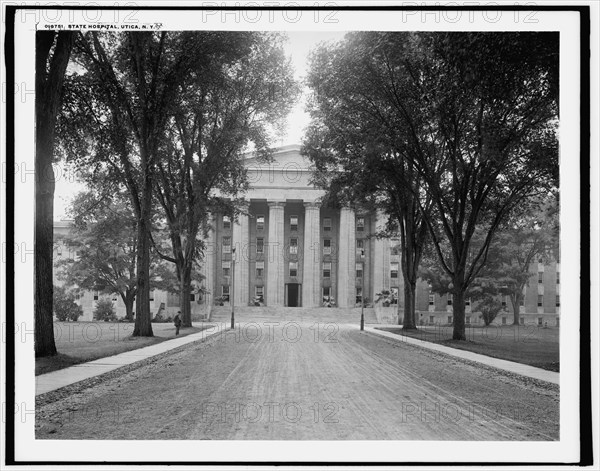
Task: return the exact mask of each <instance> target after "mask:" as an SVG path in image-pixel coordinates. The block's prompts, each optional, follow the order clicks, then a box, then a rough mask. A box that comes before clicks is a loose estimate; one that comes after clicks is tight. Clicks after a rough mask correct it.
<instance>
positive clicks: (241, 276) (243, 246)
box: [232, 205, 250, 307]
mask: <svg viewBox="0 0 600 471" xmlns="http://www.w3.org/2000/svg"><path fill="white" fill-rule="evenodd" d="M249 238H250V235H249V226H248V206H247V205H246V206H245V207H243V208H242V214H240V215H239V217H238V220H237V221H236V223H235V224H234V226H233V234H232V245H233V247H234V248H235V281H234V283H235V286H234V290H235V291H234V293H233V295H234V299H235V305H236V306H240V307H242V306H248V302H249V300H250V298H249V292H248V290H249V288H248V286H249V278H248V272H249V268H248V263H249V259H250V257H249V256H248V250H249Z"/></svg>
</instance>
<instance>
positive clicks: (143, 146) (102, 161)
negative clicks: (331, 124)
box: [65, 31, 248, 336]
mask: <svg viewBox="0 0 600 471" xmlns="http://www.w3.org/2000/svg"><path fill="white" fill-rule="evenodd" d="M247 34H248V33H244V32H241V33H229V32H165V31H163V32H135V33H131V32H128V33H112V32H111V33H102V34H100V33H97V32H88V33H86V34H84V35H83V34H82V35H79V36H78V41H77V43H76V55H75V57H76V60H77V66H78V68H79V69H80V70H79V71H77V72H76V73H74V74H73V76H72V80H71V81H70V84H72V85H73V86H72V87H71V92H72V93H71V98H72V100H71V101H70V103H69V106H68V107H67V109H66V110H65V115H66V116H68V117H70V118H75V117H79V118H80V120H78V121H75V122H76V123H77V125H75V129H74V130H73V126H71V130H72V131H73V132H72V133H71V134H72V135H73V136H77V135H79V136H85V138H86V139H85V140H81V139H79V140H78V141H79V143H80V146H79V147H81V146H87V147H88V149H87V150H88V152H85V153H83V154H82V153H78V154H75V153H74V152H71V156H72V158H73V159H74V160H79V161H80V162H85V161H88V162H89V163H90V164H92V165H88V167H91V166H94V165H97V166H98V165H99V166H102V165H104V166H108V167H109V168H110V169H111V171H112V173H113V175H114V176H115V178H118V179H120V180H121V181H122V182H123V183H124V184H125V185H126V187H127V189H128V191H129V194H130V198H131V204H132V206H133V209H134V211H135V214H136V218H137V244H138V249H137V261H136V271H137V273H136V277H137V302H136V317H135V328H134V332H133V335H134V336H152V335H153V334H152V326H151V313H150V284H149V277H150V275H149V268H150V249H151V220H152V217H153V192H154V186H155V181H156V168H157V162H158V160H159V159H160V158H161V157H160V155H159V154H160V151H161V147H163V146H164V144H165V140H166V139H167V132H166V130H167V125H168V122H169V118H170V116H171V115H172V111H173V107H175V106H176V105H177V103H178V100H177V96H178V93H179V91H180V85H181V83H183V82H184V81H185V80H186V78H187V77H188V75H189V74H190V73H191V72H192V71H195V70H198V69H199V68H206V69H210V67H211V65H213V64H215V63H221V62H222V61H226V60H227V57H228V56H230V55H238V54H239V53H240V49H243V47H244V43H243V40H244V38H245V37H246V36H247ZM81 118H83V119H81ZM86 123H87V126H86ZM67 129H68V126H67ZM72 141H73V140H72ZM67 151H69V149H67Z"/></svg>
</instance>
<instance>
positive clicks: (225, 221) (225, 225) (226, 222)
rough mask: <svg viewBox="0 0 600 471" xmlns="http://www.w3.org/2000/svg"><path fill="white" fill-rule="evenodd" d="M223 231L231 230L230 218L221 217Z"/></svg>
mask: <svg viewBox="0 0 600 471" xmlns="http://www.w3.org/2000/svg"><path fill="white" fill-rule="evenodd" d="M223 229H231V218H230V217H229V216H223Z"/></svg>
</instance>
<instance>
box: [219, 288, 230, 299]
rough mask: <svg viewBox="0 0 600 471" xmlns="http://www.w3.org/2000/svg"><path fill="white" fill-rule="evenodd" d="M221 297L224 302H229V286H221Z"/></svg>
mask: <svg viewBox="0 0 600 471" xmlns="http://www.w3.org/2000/svg"><path fill="white" fill-rule="evenodd" d="M221 296H222V297H223V300H224V301H229V285H223V286H221Z"/></svg>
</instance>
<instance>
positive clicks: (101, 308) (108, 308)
mask: <svg viewBox="0 0 600 471" xmlns="http://www.w3.org/2000/svg"><path fill="white" fill-rule="evenodd" d="M94 319H95V320H97V321H104V322H109V321H116V320H117V315H116V314H115V307H114V305H113V303H112V301H111V299H110V298H100V299H99V300H98V303H97V304H96V309H94Z"/></svg>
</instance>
